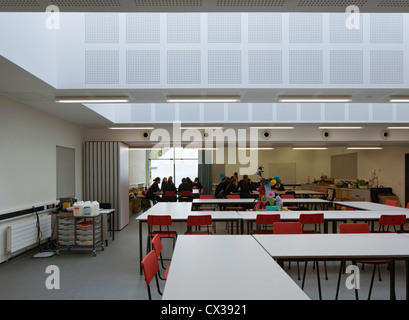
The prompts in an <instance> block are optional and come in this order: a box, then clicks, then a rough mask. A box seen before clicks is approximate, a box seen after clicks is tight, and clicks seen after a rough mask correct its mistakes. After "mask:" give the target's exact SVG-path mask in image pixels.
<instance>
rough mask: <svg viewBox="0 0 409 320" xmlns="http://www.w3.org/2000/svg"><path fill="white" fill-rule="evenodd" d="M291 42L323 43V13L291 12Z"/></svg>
mask: <svg viewBox="0 0 409 320" xmlns="http://www.w3.org/2000/svg"><path fill="white" fill-rule="evenodd" d="M289 19H290V22H289V23H290V28H289V32H290V35H289V41H290V43H322V33H323V28H322V14H321V13H304V12H303V13H298V12H296V13H290V14H289Z"/></svg>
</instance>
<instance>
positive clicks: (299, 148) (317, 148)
mask: <svg viewBox="0 0 409 320" xmlns="http://www.w3.org/2000/svg"><path fill="white" fill-rule="evenodd" d="M327 149H328V148H326V147H295V148H293V150H327Z"/></svg>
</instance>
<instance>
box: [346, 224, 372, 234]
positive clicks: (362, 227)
mask: <svg viewBox="0 0 409 320" xmlns="http://www.w3.org/2000/svg"><path fill="white" fill-rule="evenodd" d="M369 232H370V230H369V224H367V223H340V224H339V233H369Z"/></svg>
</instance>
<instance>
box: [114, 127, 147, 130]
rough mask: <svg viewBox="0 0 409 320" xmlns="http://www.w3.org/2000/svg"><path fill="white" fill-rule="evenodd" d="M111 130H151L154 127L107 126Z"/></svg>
mask: <svg viewBox="0 0 409 320" xmlns="http://www.w3.org/2000/svg"><path fill="white" fill-rule="evenodd" d="M108 129H111V130H153V129H155V128H154V127H109V128H108Z"/></svg>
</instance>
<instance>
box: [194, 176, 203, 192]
mask: <svg viewBox="0 0 409 320" xmlns="http://www.w3.org/2000/svg"><path fill="white" fill-rule="evenodd" d="M193 186H194V187H196V188H198V189H199V190H201V189H202V188H203V187H202V184H201V183H200V181H199V178H195V181H193Z"/></svg>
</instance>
